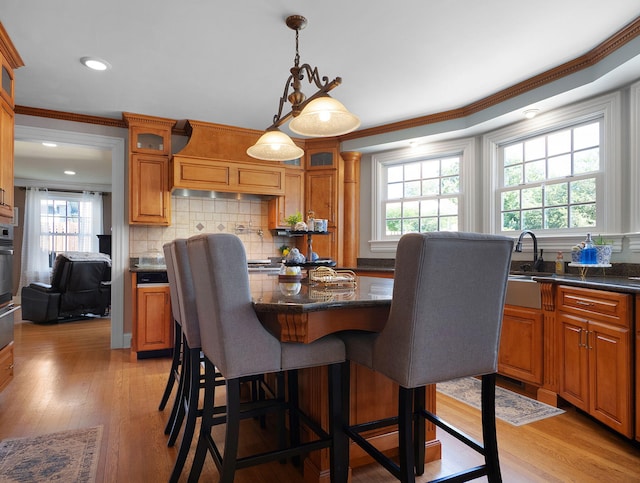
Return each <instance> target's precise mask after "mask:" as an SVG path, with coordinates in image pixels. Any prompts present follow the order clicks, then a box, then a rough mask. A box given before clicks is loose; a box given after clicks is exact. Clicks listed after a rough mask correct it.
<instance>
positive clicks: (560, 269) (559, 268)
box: [556, 252, 564, 275]
mask: <svg viewBox="0 0 640 483" xmlns="http://www.w3.org/2000/svg"><path fill="white" fill-rule="evenodd" d="M556 274H558V275H562V274H564V258H563V256H562V252H558V254H557V255H556Z"/></svg>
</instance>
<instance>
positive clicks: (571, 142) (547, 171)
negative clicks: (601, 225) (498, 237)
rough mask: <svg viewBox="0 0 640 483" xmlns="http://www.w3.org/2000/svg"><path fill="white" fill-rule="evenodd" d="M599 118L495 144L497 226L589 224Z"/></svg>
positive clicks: (592, 222) (593, 211)
mask: <svg viewBox="0 0 640 483" xmlns="http://www.w3.org/2000/svg"><path fill="white" fill-rule="evenodd" d="M601 131H602V118H599V119H595V120H592V121H588V122H584V123H579V124H577V125H573V126H570V127H567V128H562V129H559V130H554V131H551V132H549V133H545V134H542V135H536V136H531V137H528V138H525V139H521V140H517V141H513V142H510V143H508V144H505V145H502V146H500V148H499V154H498V157H499V161H500V174H501V178H500V180H501V185H500V186H499V188H498V192H499V194H500V231H503V232H507V231H521V230H568V229H573V228H593V227H595V226H596V221H597V196H596V195H597V185H598V184H599V183H600V182H601V179H602V175H601V173H602V171H601V163H600V160H601V158H602V156H601V138H602V135H601Z"/></svg>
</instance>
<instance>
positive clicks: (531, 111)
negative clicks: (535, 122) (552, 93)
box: [522, 109, 540, 119]
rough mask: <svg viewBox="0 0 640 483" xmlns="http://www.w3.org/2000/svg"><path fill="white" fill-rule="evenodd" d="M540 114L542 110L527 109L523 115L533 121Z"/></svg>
mask: <svg viewBox="0 0 640 483" xmlns="http://www.w3.org/2000/svg"><path fill="white" fill-rule="evenodd" d="M539 112H540V109H527V110H526V111H524V112H523V113H522V114H524V117H526V118H527V119H533V118H534V117H536V116H537V115H538V113H539Z"/></svg>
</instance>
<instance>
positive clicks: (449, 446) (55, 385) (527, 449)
mask: <svg viewBox="0 0 640 483" xmlns="http://www.w3.org/2000/svg"><path fill="white" fill-rule="evenodd" d="M109 330H110V329H109V321H108V320H92V321H82V322H71V323H66V324H60V325H35V324H32V323H30V322H19V321H18V322H17V323H16V326H15V378H14V380H13V381H12V382H11V383H10V384H9V386H8V387H7V388H6V389H5V390H4V391H3V392H2V393H0V439H5V438H14V437H24V436H35V435H38V434H45V433H51V432H56V431H62V430H67V429H74V428H83V427H90V426H96V425H103V427H104V432H103V441H102V445H101V452H100V463H99V468H98V479H97V481H98V482H103V481H104V482H132V483H137V482H140V483H147V482H162V481H167V479H168V476H169V474H170V472H171V469H172V467H173V461H174V459H175V455H176V448H168V447H167V445H166V441H167V438H166V436H165V435H164V432H163V429H164V425H165V423H166V418H167V417H168V412H169V409H170V407H168V408H167V409H166V410H165V411H164V412H160V411H158V403H159V402H160V397H161V395H162V391H163V389H164V385H165V382H166V377H167V373H168V368H169V363H170V361H169V359H146V360H139V361H132V360H131V358H130V353H129V351H128V350H110V349H109ZM438 412H439V414H441V415H442V416H443V417H444V418H448V419H449V420H450V422H452V423H454V424H456V425H457V426H459V427H460V428H461V429H463V430H465V431H467V432H468V433H469V434H471V435H472V436H474V437H478V436H479V431H478V430H479V417H478V411H476V410H474V409H472V408H470V407H468V406H466V405H464V404H461V403H458V402H456V401H454V400H452V399H449V398H447V397H446V396H440V395H439V396H438ZM249 424H252V423H251V422H249ZM259 433H260V431H258V434H259ZM439 437H440V438H441V439H442V441H443V459H442V460H441V461H439V462H434V463H431V464H429V465H427V468H426V474H425V475H424V476H423V477H420V478H419V479H418V481H420V482H424V481H428V480H429V479H431V478H434V477H437V476H441V475H445V474H448V473H450V472H453V471H456V470H457V469H459V468H461V467H464V466H465V465H472V464H477V463H479V459H478V457H477V456H476V455H475V454H472V453H471V452H470V451H469V450H466V449H464V448H461V447H460V445H459V444H458V443H456V442H454V441H452V440H451V439H450V438H447V436H446V434H445V435H442V434H439ZM257 439H259V436H258V437H253V438H252V440H251V441H250V443H251V444H259V441H256V440H257ZM498 440H499V445H500V457H501V467H502V472H503V478H504V481H505V482H509V483H510V482H580V483H585V482H598V483H601V482H607V483H612V482H625V483H627V482H629V483H630V482H638V481H640V449H639V447H638V446H637V445H636V444H633V443H631V442H630V441H629V440H626V439H624V438H622V437H620V436H619V435H617V434H615V433H613V432H611V431H609V430H607V429H605V428H604V427H603V426H601V425H599V424H597V423H596V422H594V421H593V420H591V419H590V418H589V417H587V416H585V415H584V414H581V413H579V412H576V411H575V410H572V409H570V408H568V410H567V412H566V413H565V414H563V415H560V416H556V417H553V418H550V419H546V420H543V421H539V422H535V423H532V424H529V425H526V426H522V427H514V426H511V425H509V424H507V423H504V422H502V421H498ZM190 462H191V457H190V458H189V460H188V461H187V467H189V466H190ZM184 473H185V474H183V478H182V480H181V481H186V473H187V472H186V471H185V472H184ZM201 481H207V482H216V481H218V478H217V472H216V470H215V468H214V466H213V464H212V463H211V462H210V460H208V461H207V466H206V467H205V471H204V473H203V476H202V478H201ZM237 481H238V482H239V483H249V482H251V483H289V482H291V483H296V482H302V481H303V478H302V475H301V474H300V472H299V471H298V470H297V469H296V468H295V467H293V466H291V465H289V464H287V465H281V464H279V463H273V464H268V465H262V466H259V467H255V468H249V469H245V470H241V471H239V472H238V477H237ZM392 481H394V480H393V478H391V477H390V476H389V475H388V474H387V473H386V472H384V471H383V470H382V469H381V468H380V467H378V466H376V465H369V466H366V467H362V468H356V469H355V470H354V471H353V478H352V482H353V483H376V482H392ZM479 481H483V480H482V479H481V480H479ZM485 481H486V479H485Z"/></svg>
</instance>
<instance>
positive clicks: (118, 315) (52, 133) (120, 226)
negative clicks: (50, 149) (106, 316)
mask: <svg viewBox="0 0 640 483" xmlns="http://www.w3.org/2000/svg"><path fill="white" fill-rule="evenodd" d="M15 140H16V141H39V142H53V143H56V142H57V143H65V144H72V145H79V146H87V147H94V148H99V149H104V150H109V151H110V152H111V180H112V182H111V200H112V201H111V203H112V205H111V223H112V225H111V236H112V240H111V249H112V255H111V265H112V279H111V348H112V349H121V348H127V347H130V345H131V334H126V335H125V333H124V281H125V274H126V272H127V270H128V268H129V230H128V225H127V224H126V223H125V197H126V192H125V184H126V179H127V177H126V169H125V168H126V165H125V138H124V137H116V136H105V135H100V134H88V133H81V132H73V131H63V130H57V129H48V128H42V127H30V126H21V125H16V126H15Z"/></svg>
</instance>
